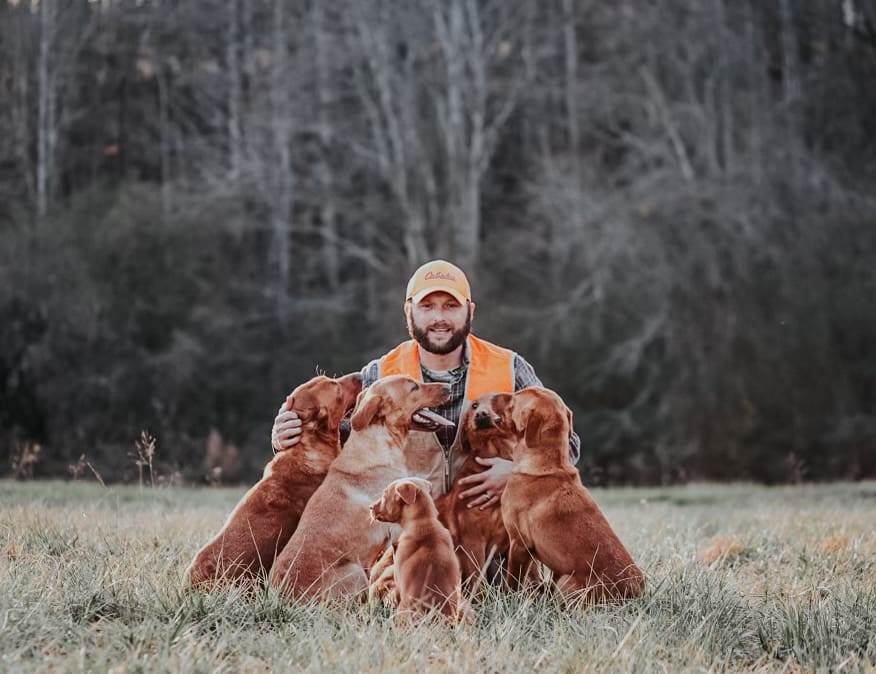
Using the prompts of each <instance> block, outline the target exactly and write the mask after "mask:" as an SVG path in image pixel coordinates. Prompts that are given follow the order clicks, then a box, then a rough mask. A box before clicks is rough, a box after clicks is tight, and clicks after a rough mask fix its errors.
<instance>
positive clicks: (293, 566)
mask: <svg viewBox="0 0 876 674" xmlns="http://www.w3.org/2000/svg"><path fill="white" fill-rule="evenodd" d="M449 397H450V387H449V386H448V385H446V384H437V383H435V384H433V383H428V384H427V383H420V382H417V381H415V380H414V379H412V378H410V377H407V376H404V375H394V376H391V377H384V378H383V379H379V380H378V381H376V382H375V383H374V384H372V385H371V386H370V387H369V388H368V389H366V390H365V391H363V392H362V394H361V395H360V397H359V402H358V403H357V405H356V409H355V410H354V411H353V416H352V418H351V420H350V421H351V424H352V432H351V433H350V437H349V438H348V439H347V442H346V444H345V445H344V450H343V451H342V452H341V454H340V456H338V458H337V459H336V460H335V462H334V463H333V464H332V465H331V467H330V468H329V472H328V475H327V476H326V478H325V481H324V482H323V483H322V485H321V486H320V487H319V489H317V490H316V493H314V495H313V497H312V498H311V499H310V502H309V503H308V504H307V508H306V509H305V511H304V514H303V515H302V517H301V522H300V523H299V525H298V528H297V529H296V531H295V533H294V534H293V535H292V538H291V539H290V540H289V542H288V543H287V544H286V547H285V548H284V549H283V551H282V552H281V553H280V555H279V557H278V558H277V561H276V563H275V564H274V568H273V571H272V573H271V582H272V583H273V585H274V586H275V587H279V588H281V589H282V591H283V592H284V593H285V594H286V595H287V596H290V597H295V598H297V597H317V598H320V599H327V598H333V597H343V596H348V595H355V594H359V593H361V592H364V591H365V590H366V589H367V587H368V567H369V566H370V564H371V563H372V562H373V560H375V559H376V558H377V557H378V555H379V553H380V551H381V550H382V549H383V548H384V547H385V546H386V544H387V542H388V541H389V540H390V539H391V538H392V535H393V531H392V530H391V528H390V526H389V525H387V524H382V525H380V526H371V522H370V517H369V512H368V507H369V506H370V505H371V503H373V502H374V500H375V499H377V498H378V497H379V496H380V494H381V493H382V492H383V489H384V487H386V485H387V484H389V483H390V482H392V481H393V480H397V479H398V478H402V477H407V475H408V471H407V468H406V467H405V455H404V447H405V444H406V440H407V434H408V430H409V429H410V428H411V425H412V424H413V423H415V421H414V419H413V417H414V415H417V416H418V417H427V418H429V419H430V420H432V421H434V422H436V423H443V424H450V423H451V422H449V421H447V420H446V419H443V418H442V417H439V416H438V415H436V414H433V413H431V412H429V411H428V410H427V409H425V408H428V407H437V406H440V405H441V404H443V403H445V402H446V401H447V400H448V399H449ZM396 533H397V531H396Z"/></svg>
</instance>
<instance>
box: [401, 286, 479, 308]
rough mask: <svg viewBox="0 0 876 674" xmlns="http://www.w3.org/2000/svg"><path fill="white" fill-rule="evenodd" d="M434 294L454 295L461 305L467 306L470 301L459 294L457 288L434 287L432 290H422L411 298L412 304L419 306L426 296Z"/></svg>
mask: <svg viewBox="0 0 876 674" xmlns="http://www.w3.org/2000/svg"><path fill="white" fill-rule="evenodd" d="M432 293H447V294H449V295H453V296H454V297H455V298H456V299H457V301H458V302H459V303H460V304H465V303H466V302H468V300H467V299H466V298H465V297H464V296H463V294H462V293H461V292H459V291H458V290H457V289H456V288H449V287H447V286H432V287H431V288H426V289H425V290H421V291H420V292H418V293H417V294H416V295H412V296H411V302H413V303H414V304H417V303H418V302H420V300H422V299H423V298H424V297H426V295H431V294H432Z"/></svg>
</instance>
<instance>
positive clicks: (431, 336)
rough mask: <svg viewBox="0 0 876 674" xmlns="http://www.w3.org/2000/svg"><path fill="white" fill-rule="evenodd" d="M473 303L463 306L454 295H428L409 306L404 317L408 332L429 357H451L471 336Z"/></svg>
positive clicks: (410, 303) (439, 292) (440, 293)
mask: <svg viewBox="0 0 876 674" xmlns="http://www.w3.org/2000/svg"><path fill="white" fill-rule="evenodd" d="M472 313H474V305H473V304H472V303H470V302H469V303H466V304H460V302H459V300H457V299H456V298H455V297H454V296H453V295H451V294H449V293H445V292H442V291H436V292H434V293H429V294H428V295H426V296H425V297H424V298H423V299H421V300H420V301H419V302H417V303H416V304H414V303H413V302H409V303H408V304H407V305H406V310H405V315H406V316H407V319H408V332H409V333H410V335H411V337H413V338H414V339H415V340H417V343H419V345H420V346H421V347H422V348H424V349H426V351H428V352H429V353H434V354H437V355H439V356H443V355H444V354H447V353H450V352H451V351H453V350H454V349H456V348H457V347H458V346H459V345H460V344H462V343H463V342H464V341H465V338H466V337H468V333H469V332H471V316H472Z"/></svg>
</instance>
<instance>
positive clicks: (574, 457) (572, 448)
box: [514, 353, 581, 466]
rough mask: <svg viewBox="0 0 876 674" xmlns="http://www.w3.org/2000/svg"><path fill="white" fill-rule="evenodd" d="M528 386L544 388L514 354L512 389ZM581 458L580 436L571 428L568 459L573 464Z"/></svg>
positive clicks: (530, 367) (539, 380) (531, 368)
mask: <svg viewBox="0 0 876 674" xmlns="http://www.w3.org/2000/svg"><path fill="white" fill-rule="evenodd" d="M528 386H540V387H542V388H544V384H542V383H541V379H539V378H538V375H537V374H535V370H534V369H533V367H532V365H530V364H529V363H528V362H527V361H526V359H525V358H524V357H523V356H521V355H520V354H519V353H515V354H514V391H515V392H517V391H519V390H520V389H522V388H527V387H528ZM580 458H581V438H579V437H578V434H577V433H576V432H575V429H574V428H573V429H572V436H571V437H570V438H569V460H570V461H571V462H572V465H573V466H574V465H575V464H576V463H578V459H580Z"/></svg>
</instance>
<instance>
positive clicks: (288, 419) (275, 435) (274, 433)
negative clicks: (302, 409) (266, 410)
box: [271, 402, 301, 452]
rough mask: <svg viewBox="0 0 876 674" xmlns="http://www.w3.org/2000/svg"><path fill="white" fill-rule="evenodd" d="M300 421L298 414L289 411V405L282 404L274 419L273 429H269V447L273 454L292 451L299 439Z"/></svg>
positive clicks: (286, 403)
mask: <svg viewBox="0 0 876 674" xmlns="http://www.w3.org/2000/svg"><path fill="white" fill-rule="evenodd" d="M300 435H301V419H299V418H298V414H297V413H296V412H295V411H294V410H291V409H289V403H288V402H285V403H283V405H282V407H280V410H279V411H278V412H277V417H276V418H275V419H274V427H273V428H272V429H271V447H273V448H274V451H275V452H283V451H286V450H287V449H292V448H293V447H294V446H295V445H297V444H298V442H299V440H301V438H300V437H299V436H300Z"/></svg>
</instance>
